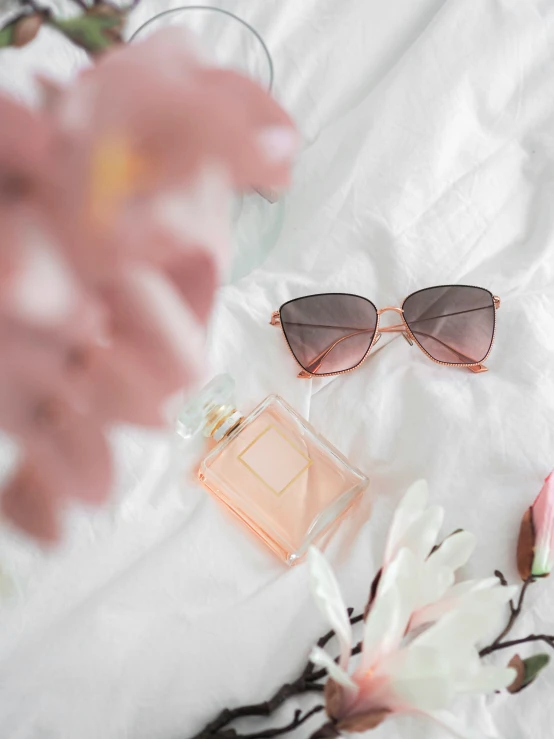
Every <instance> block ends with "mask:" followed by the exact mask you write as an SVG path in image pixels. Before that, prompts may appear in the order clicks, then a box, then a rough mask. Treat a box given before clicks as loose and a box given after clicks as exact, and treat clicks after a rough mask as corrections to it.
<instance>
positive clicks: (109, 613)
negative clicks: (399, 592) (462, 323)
mask: <svg viewBox="0 0 554 739" xmlns="http://www.w3.org/2000/svg"><path fill="white" fill-rule="evenodd" d="M221 5H222V6H223V7H226V8H229V9H231V10H235V12H237V13H238V14H239V15H241V16H242V17H244V18H245V19H247V20H250V21H251V22H252V23H253V24H254V25H255V26H256V27H257V28H258V29H259V31H260V32H261V33H262V35H263V36H264V37H265V39H266V41H267V43H268V45H269V46H270V48H271V51H272V54H273V56H274V61H275V66H276V94H277V96H278V97H279V98H280V99H281V100H282V101H283V102H284V104H285V105H287V106H288V107H289V109H290V110H291V111H292V112H293V114H294V115H295V116H296V118H297V120H298V122H299V125H300V127H301V129H302V131H303V133H304V136H305V141H306V144H305V148H304V151H303V153H302V156H301V157H300V160H299V162H298V166H297V170H296V176H295V185H294V187H293V188H292V190H291V192H290V193H289V194H288V195H287V196H286V197H285V199H284V201H283V203H282V205H281V206H273V207H274V208H282V223H281V221H280V225H279V229H278V233H277V235H276V236H275V237H274V243H272V244H271V245H270V246H271V248H270V249H268V248H267V245H264V244H260V247H259V249H258V250H256V249H254V250H253V249H252V246H251V244H249V246H248V249H249V251H248V258H249V259H250V260H251V261H250V269H249V270H248V269H246V270H245V269H243V270H242V272H243V273H244V272H247V274H245V275H244V276H243V277H242V278H241V279H239V280H237V281H234V282H233V283H231V284H229V285H227V286H226V287H224V288H223V289H222V290H221V292H220V295H219V299H218V303H217V307H216V310H215V314H214V318H213V323H212V327H211V336H210V347H211V357H212V365H213V367H212V369H213V371H221V370H223V371H230V372H231V373H232V374H233V375H234V376H235V378H236V379H237V383H238V395H239V398H240V401H241V405H242V407H243V408H245V409H250V408H252V407H253V406H254V405H255V404H256V403H257V402H259V401H260V400H261V399H262V398H263V397H265V396H266V395H267V394H268V393H272V392H277V393H279V394H281V395H282V396H283V397H284V398H285V399H286V400H288V401H289V402H291V403H292V404H293V405H294V406H296V408H297V409H298V410H299V411H300V412H301V413H303V414H304V415H305V416H306V417H307V418H309V419H310V421H312V422H313V423H314V424H315V425H316V426H317V427H318V428H319V429H320V430H321V432H322V433H323V434H324V435H326V436H327V437H328V438H329V439H330V440H331V441H332V442H333V443H334V444H336V445H337V446H338V447H339V448H340V449H341V450H342V451H343V452H344V453H346V454H347V455H348V456H349V457H350V458H351V460H352V461H353V462H354V463H355V464H356V465H358V466H359V467H361V468H362V469H363V470H365V471H366V472H367V473H368V474H369V476H370V477H371V480H372V483H371V493H372V495H371V498H369V497H368V498H367V499H366V501H365V503H364V505H363V506H361V508H360V509H359V510H358V512H357V515H356V516H352V517H350V519H348V520H347V521H345V522H344V523H343V524H342V525H341V528H340V530H339V531H338V533H337V534H336V535H335V536H334V537H333V538H332V540H331V542H330V544H329V546H328V548H327V553H328V556H329V557H330V559H331V560H332V562H333V564H334V566H335V568H336V570H337V573H338V577H339V579H340V582H341V585H342V587H343V589H344V592H345V594H346V598H347V601H348V603H350V604H352V605H353V606H357V607H359V606H362V605H363V603H364V601H365V598H366V594H367V588H368V585H369V582H370V580H371V578H372V576H373V573H374V572H375V570H376V569H377V568H378V567H379V562H380V557H381V554H382V551H383V544H384V536H385V531H386V527H387V526H388V523H389V521H390V517H391V512H392V510H393V507H394V505H395V503H396V502H397V500H398V499H399V497H400V495H401V494H402V493H403V491H404V489H405V488H406V486H407V485H408V484H409V483H410V482H411V481H413V480H414V479H416V478H419V477H426V478H427V479H428V481H429V483H430V487H431V491H432V496H433V499H434V500H435V501H437V502H440V503H441V504H443V505H444V506H445V508H446V511H447V513H446V523H445V532H447V531H449V530H452V529H455V528H458V527H463V528H466V529H468V530H470V531H473V532H475V533H476V534H477V536H478V547H477V551H476V554H475V556H474V558H473V560H472V562H471V563H470V565H469V566H468V567H467V568H466V572H465V574H466V576H487V575H490V574H491V573H492V571H493V570H494V569H495V568H500V569H502V570H504V572H505V573H506V574H507V575H508V576H509V578H510V579H514V580H515V579H516V572H515V562H514V559H515V552H514V550H515V542H516V538H517V533H518V527H519V522H520V518H521V515H522V513H523V511H524V509H525V508H526V506H528V505H529V503H530V502H531V500H532V498H533V496H534V495H535V494H536V493H537V492H538V490H539V488H540V486H541V484H542V479H543V478H544V477H545V476H546V474H547V473H548V472H549V469H550V467H552V466H553V464H554V423H553V418H554V348H553V337H554V207H553V202H554V86H553V80H554V64H553V62H552V58H551V49H552V48H554V6H553V4H552V3H551V2H549V0H466V1H465V2H462V1H461V0H457V1H456V0H448V1H447V2H443V1H442V0H420V1H419V2H413V1H412V0H391V1H390V2H387V3H383V2H381V0H349V1H348V2H337V0H309V1H308V0H303V1H302V2H299V1H298V0H272V1H271V2H269V1H267V0H266V2H263V3H262V2H258V3H253V2H252V1H251V0H250V1H249V0H236V2H232V1H231V0H229V1H228V2H224V3H221ZM152 7H159V3H156V2H154V0H143V5H142V6H141V9H140V12H141V13H148V12H149V8H152ZM82 60H83V59H82V56H81V55H80V54H78V53H76V52H74V51H73V50H72V49H71V48H70V47H66V46H64V45H63V44H62V42H60V41H59V40H57V39H55V38H54V37H53V36H50V35H48V34H45V35H44V36H43V37H42V38H41V40H39V41H37V42H36V43H35V44H34V45H32V46H30V47H28V48H27V49H25V50H23V51H19V52H17V53H12V52H5V54H4V56H0V83H1V85H2V87H4V88H5V89H9V90H10V91H11V92H13V93H15V94H17V95H19V96H22V97H28V96H29V95H31V88H30V87H29V86H28V83H27V78H28V74H29V72H30V70H31V69H45V68H48V69H50V71H53V72H56V73H59V74H60V75H62V76H63V75H67V73H68V72H69V71H71V69H72V68H74V67H75V66H76V65H78V64H80V63H82ZM268 208H269V206H268ZM243 256H244V255H243ZM243 264H244V261H243ZM450 282H461V283H466V284H477V285H483V286H485V287H489V288H490V289H491V290H492V291H493V292H494V293H495V294H497V295H500V296H501V298H502V306H501V309H500V311H499V313H498V330H497V338H496V341H495V346H494V349H493V352H492V354H491V357H490V361H489V367H490V371H489V372H488V373H486V374H482V375H472V374H470V373H469V372H466V371H463V370H456V369H447V368H442V367H440V366H438V365H435V364H433V363H432V362H430V361H429V360H427V359H426V358H425V357H424V355H423V354H422V353H421V352H419V351H418V350H417V349H415V348H412V349H410V348H409V347H408V345H407V344H406V343H405V342H403V341H398V340H394V341H393V342H391V343H392V345H391V346H387V347H386V348H385V349H384V350H383V349H382V348H381V345H379V347H378V349H379V350H378V351H377V352H376V353H375V356H374V357H373V358H372V359H370V360H369V361H367V362H366V363H365V365H364V366H363V367H362V368H361V369H360V370H358V371H356V372H354V373H352V374H350V375H347V376H344V377H338V378H335V379H333V380H331V381H330V380H327V381H317V382H315V381H314V382H312V381H300V380H297V379H296V367H295V365H294V363H293V360H292V359H291V357H290V354H289V353H288V351H287V350H286V347H285V344H284V341H283V338H282V336H281V335H280V332H279V331H276V330H274V329H272V328H271V327H270V326H269V325H268V318H269V315H270V313H271V312H272V311H273V310H275V309H276V308H278V307H279V305H280V304H281V303H282V302H284V301H285V300H286V299H288V298H291V297H296V296H299V295H302V294H307V293H310V292H317V291H322V290H327V289H328V290H337V291H349V292H358V293H360V294H363V295H366V296H369V297H371V298H372V299H373V300H374V302H376V303H377V304H378V305H380V306H384V305H390V304H393V305H394V304H398V303H399V301H401V299H402V298H403V297H404V296H405V295H407V294H408V293H410V292H411V291H413V290H415V289H417V288H420V287H425V286H431V285H435V284H444V283H450ZM384 343H385V341H384V340H383V342H382V344H384ZM114 446H115V448H116V451H117V458H118V463H119V481H118V490H117V502H116V504H114V506H113V508H112V510H111V511H110V512H109V513H106V512H103V513H95V512H93V513H91V512H76V513H75V514H74V515H73V516H72V518H71V521H70V524H69V530H68V538H67V542H66V543H65V544H64V546H63V547H62V548H60V549H59V550H58V551H56V552H53V553H51V554H49V555H47V556H46V555H44V554H42V553H40V552H39V551H38V550H34V549H29V548H28V547H22V546H21V543H20V542H18V541H17V540H15V539H14V538H13V537H11V536H10V535H9V534H8V532H7V531H3V532H2V539H1V543H0V563H1V566H2V568H3V572H4V573H5V577H4V580H3V581H2V582H3V592H4V599H3V602H2V605H1V609H0V736H2V737H5V738H6V739H12V738H13V739H15V738H16V737H17V739H65V738H66V737H68V738H69V737H71V739H75V737H78V738H79V739H99V738H100V737H102V739H123V738H124V737H125V738H126V737H132V738H133V739H156V738H158V737H159V738H160V739H169V738H170V737H171V738H173V737H175V738H176V737H182V739H186V737H188V736H190V735H192V734H193V733H194V732H195V730H197V729H199V728H200V727H201V726H202V725H203V724H204V723H205V722H206V721H207V720H208V719H209V718H210V717H212V716H213V715H215V713H216V712H217V711H219V710H220V709H221V708H222V707H223V706H233V705H236V704H240V703H244V702H252V701H257V700H263V699H265V698H266V697H268V696H269V695H270V693H271V692H272V690H273V689H274V688H275V687H276V686H278V685H279V684H281V683H282V682H283V681H285V680H287V679H288V678H291V677H293V676H294V675H295V674H296V672H297V671H298V670H299V668H300V666H301V665H302V664H303V663H304V662H305V660H306V657H307V653H308V651H309V648H310V646H311V644H312V643H313V641H314V639H315V638H316V636H317V635H318V634H319V633H321V632H322V631H323V630H324V624H323V623H322V620H321V619H320V617H319V616H318V615H317V613H316V610H315V607H314V605H313V603H312V600H311V598H310V595H309V593H308V586H307V570H306V568H305V567H304V566H299V567H297V568H294V569H292V570H287V569H285V568H284V567H283V566H282V565H281V564H280V563H279V562H278V561H276V560H274V559H273V558H272V556H271V555H270V554H269V553H267V552H266V551H265V550H264V549H263V548H261V547H259V546H258V545H257V544H256V543H255V542H253V541H252V539H251V538H250V537H249V536H248V535H245V534H244V532H243V531H242V530H241V529H240V528H239V527H238V526H236V525H235V524H234V523H233V522H232V521H231V520H230V519H229V518H228V515H227V514H226V513H224V512H223V511H222V510H221V508H220V507H219V506H218V504H217V503H216V502H215V501H214V500H213V499H212V498H211V497H209V496H208V495H207V494H206V493H205V492H204V491H202V490H201V489H200V488H198V487H195V486H194V485H192V484H189V483H184V484H183V483H182V482H179V479H180V478H179V477H178V476H175V475H174V474H173V473H171V472H170V473H168V472H166V468H167V462H168V452H167V447H166V445H165V444H164V442H163V440H162V439H161V438H160V437H159V436H157V435H155V434H149V433H144V432H137V431H136V430H132V429H125V430H122V431H120V432H118V433H117V434H116V435H114ZM2 451H3V457H2V458H3V460H4V462H3V463H0V469H1V464H3V465H4V467H6V465H8V460H9V454H8V451H9V449H8V446H7V444H6V443H4V444H3V446H2ZM371 503H372V504H373V510H372V513H371V516H370V517H369V513H370V504H371ZM10 579H11V585H10ZM0 584H2V583H1V582H0ZM10 587H11V594H10ZM553 613H554V583H550V582H548V581H547V582H544V583H541V584H540V585H536V586H534V587H533V588H532V589H531V591H530V593H529V598H528V601H527V605H526V609H525V615H524V616H523V617H522V618H521V620H520V623H519V624H518V626H517V630H516V631H515V632H514V633H515V634H517V635H525V634H527V633H529V632H539V633H540V632H548V631H553V630H554V617H553V616H552V614H553ZM527 651H528V650H527V649H525V648H523V649H522V650H521V653H522V654H526V653H527ZM508 657H509V655H508V654H501V655H498V661H499V662H500V663H501V662H503V661H506V660H507V658H508ZM553 688H554V668H551V669H549V670H547V671H546V672H545V673H544V674H543V675H542V676H541V678H540V680H539V681H538V683H537V684H536V685H535V686H533V687H532V688H530V689H529V690H527V691H524V692H523V693H521V694H520V695H518V696H516V697H511V696H508V695H498V696H493V697H488V698H487V699H481V698H468V699H467V701H461V702H460V703H459V704H458V705H457V706H456V714H457V715H458V716H459V717H460V718H461V719H462V720H465V721H466V722H467V723H468V724H469V725H471V726H473V727H474V728H475V730H476V731H479V732H482V734H483V736H491V737H503V738H504V739H527V738H528V737H533V739H551V737H552V731H553V730H552V726H553V725H554V704H553V703H552V701H551V695H552V691H553ZM308 702H309V701H307V700H306V699H302V700H301V701H300V702H299V705H308ZM292 710H293V705H290V704H289V705H288V706H287V708H286V709H284V710H283V711H282V712H280V713H279V714H278V717H277V718H281V719H283V720H284V719H286V718H287V717H288V716H289V715H290V714H291V712H292ZM316 721H317V719H314V722H313V725H314V728H315V725H316ZM255 727H256V723H255V722H252V723H251V724H249V725H248V728H249V730H254V728H255ZM309 728H311V724H310V726H309V727H308V725H306V726H304V727H303V728H302V729H301V730H299V731H298V732H297V735H298V736H299V737H304V736H308V735H309ZM368 736H369V735H368ZM446 736H447V734H446V733H445V732H444V731H442V730H440V729H435V728H433V727H431V726H430V725H429V724H428V723H426V722H424V721H416V720H415V719H411V718H410V719H405V718H404V719H391V720H389V721H387V722H385V723H384V724H383V725H382V726H381V727H380V728H379V729H377V730H376V731H374V732H373V737H374V738H375V739H400V738H401V737H402V738H403V739H406V737H410V739H420V738H421V739H424V738H425V739H435V738H436V739H439V738H441V737H446Z"/></svg>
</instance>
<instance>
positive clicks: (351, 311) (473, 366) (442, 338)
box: [270, 285, 500, 378]
mask: <svg viewBox="0 0 554 739" xmlns="http://www.w3.org/2000/svg"><path fill="white" fill-rule="evenodd" d="M499 307H500V298H497V297H496V296H495V295H493V294H492V293H491V292H490V291H489V290H485V289H484V288H482V287H471V286H469V285H440V286H439V287H428V288H425V289H424V290H417V291H416V292H414V293H412V294H411V295H408V297H407V298H406V299H405V300H404V302H403V303H402V307H401V308H395V307H390V306H389V307H387V308H382V309H381V310H377V308H376V307H375V305H374V304H373V303H372V302H371V300H368V299H367V298H363V297H361V296H360V295H350V294H349V293H320V294H318V295H307V296H306V297H303V298H295V299H294V300H289V301H288V302H287V303H283V305H282V306H281V307H280V308H279V310H278V311H275V312H274V313H273V314H272V316H271V321H270V323H271V325H272V326H281V329H282V330H283V334H284V335H285V339H286V340H287V344H288V346H289V349H290V351H291V353H292V356H293V357H294V358H295V360H296V361H297V362H298V364H299V365H300V367H301V368H302V371H301V372H300V373H299V375H298V377H303V378H308V377H325V376H328V375H340V374H343V373H344V372H350V371H351V370H353V369H356V367H359V366H360V365H361V364H362V362H363V361H364V360H365V359H366V357H367V356H368V354H369V352H370V350H371V348H372V347H373V346H374V345H375V344H376V343H377V342H378V341H379V339H380V338H381V335H382V334H385V333H387V334H388V333H400V334H402V336H403V337H404V338H405V339H406V341H407V342H408V343H409V344H410V345H411V346H412V345H413V344H414V343H415V344H416V345H417V346H418V347H419V348H420V349H421V350H422V351H423V352H424V353H425V354H426V355H427V356H428V357H429V359H432V360H433V362H437V364H444V365H446V366H448V367H467V369H468V370H470V371H471V372H486V371H487V368H486V367H485V365H484V364H483V362H484V361H485V359H486V358H487V357H488V356H489V354H490V351H491V349H492V344H493V341H494V331H495V326H496V311H497V309H498V308H499ZM386 311H395V312H396V313H398V314H399V315H400V317H401V319H402V323H399V324H397V325H395V326H384V327H382V328H380V327H379V320H380V316H381V315H382V314H383V313H385V312H386Z"/></svg>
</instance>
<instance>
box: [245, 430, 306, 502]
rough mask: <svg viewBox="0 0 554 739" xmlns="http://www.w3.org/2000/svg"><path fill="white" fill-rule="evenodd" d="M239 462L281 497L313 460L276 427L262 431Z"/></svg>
mask: <svg viewBox="0 0 554 739" xmlns="http://www.w3.org/2000/svg"><path fill="white" fill-rule="evenodd" d="M238 459H239V461H240V462H242V464H243V465H244V466H245V467H247V468H248V470H249V471H250V472H251V473H252V474H253V475H254V476H255V477H257V478H258V480H260V481H261V482H263V484H264V485H266V486H267V487H268V488H269V489H270V490H271V492H272V493H274V494H275V495H282V494H283V493H284V492H285V490H286V489H287V488H288V487H290V486H291V485H292V483H293V482H295V481H296V480H297V479H298V478H299V477H300V476H301V475H302V474H303V473H304V472H305V471H306V470H307V469H308V467H310V465H311V464H312V460H311V459H310V458H309V457H308V456H307V455H306V454H304V452H303V451H301V450H300V449H299V448H298V446H297V445H296V444H295V443H294V442H293V441H291V439H289V438H288V436H287V435H286V434H285V433H284V432H283V431H281V430H280V429H279V430H278V429H276V428H275V427H274V426H268V427H267V428H266V429H265V430H264V431H262V433H261V434H259V435H258V436H257V437H256V438H255V439H254V441H252V442H251V443H250V444H249V445H248V446H247V447H246V449H244V451H242V452H241V453H240V454H239V455H238Z"/></svg>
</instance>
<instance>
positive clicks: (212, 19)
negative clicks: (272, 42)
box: [129, 5, 273, 90]
mask: <svg viewBox="0 0 554 739" xmlns="http://www.w3.org/2000/svg"><path fill="white" fill-rule="evenodd" d="M173 25H182V26H186V27H187V28H190V30H191V31H192V32H193V33H194V34H195V35H196V36H197V37H198V39H199V40H200V44H201V46H202V48H203V49H204V50H205V51H206V52H208V53H209V55H210V58H211V59H212V60H213V61H214V63H215V64H217V66H219V67H224V68H225V69H234V70H235V71H237V72H241V73H242V74H244V75H246V76H247V77H250V79H252V80H255V81H256V82H258V83H259V84H260V85H261V86H262V87H264V88H265V89H266V90H271V88H272V85H273V61H272V59H271V55H270V53H269V50H268V48H267V46H266V45H265V42H264V40H263V38H262V37H261V36H260V34H259V33H258V31H256V29H255V28H254V27H253V26H251V25H250V24H249V23H247V22H246V21H245V20H243V19H242V18H239V17H238V16H237V15H235V14H234V13H231V12H230V11H229V10H224V9H222V8H216V7H215V6H211V5H188V6H183V7H180V8H170V9H168V10H164V11H162V12H160V13H157V14H156V15H154V16H153V17H151V18H150V19H149V20H146V21H145V22H144V23H142V25H141V26H139V27H138V28H137V29H136V30H135V31H134V32H133V34H132V35H131V37H130V38H129V41H130V42H132V41H135V40H139V39H143V38H145V37H146V36H149V35H150V34H151V33H154V31H157V30H159V29H160V28H165V27H167V26H173Z"/></svg>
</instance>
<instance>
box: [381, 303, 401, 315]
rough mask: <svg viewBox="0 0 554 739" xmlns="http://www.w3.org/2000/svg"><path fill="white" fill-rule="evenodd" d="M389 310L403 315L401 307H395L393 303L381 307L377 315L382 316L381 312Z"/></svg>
mask: <svg viewBox="0 0 554 739" xmlns="http://www.w3.org/2000/svg"><path fill="white" fill-rule="evenodd" d="M391 310H392V311H394V312H395V313H399V314H400V315H401V316H402V315H404V311H403V310H402V308H397V307H396V306H395V305H387V306H386V307H385V308H381V310H378V311H377V315H378V316H382V315H383V313H386V312H387V311H391Z"/></svg>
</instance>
